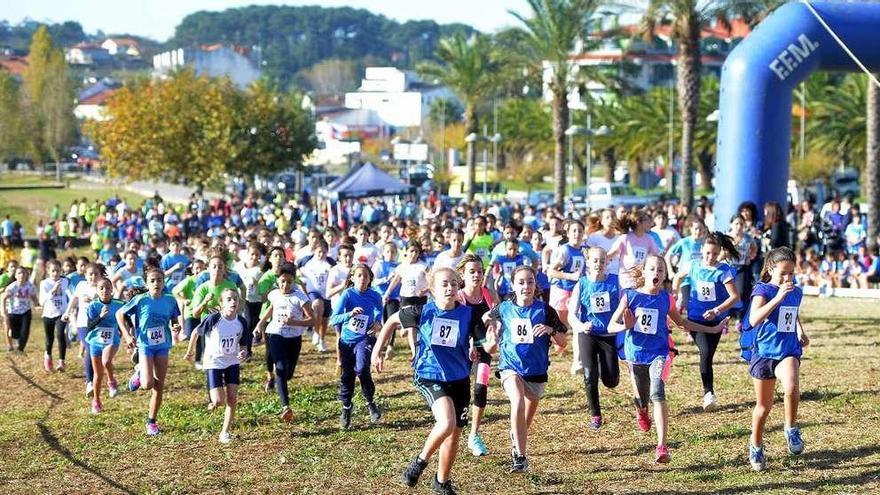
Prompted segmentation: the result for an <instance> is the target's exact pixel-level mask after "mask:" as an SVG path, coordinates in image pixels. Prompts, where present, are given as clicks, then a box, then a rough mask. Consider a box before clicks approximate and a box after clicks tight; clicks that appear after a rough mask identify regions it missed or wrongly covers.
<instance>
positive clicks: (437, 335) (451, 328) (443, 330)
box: [431, 318, 459, 347]
mask: <svg viewBox="0 0 880 495" xmlns="http://www.w3.org/2000/svg"><path fill="white" fill-rule="evenodd" d="M458 331H459V328H458V320H450V319H447V318H434V322H433V323H432V325H431V345H439V346H443V347H455V346H456V345H458Z"/></svg>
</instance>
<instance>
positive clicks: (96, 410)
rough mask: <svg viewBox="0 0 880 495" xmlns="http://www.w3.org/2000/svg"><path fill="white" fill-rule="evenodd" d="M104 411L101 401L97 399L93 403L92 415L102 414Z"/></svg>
mask: <svg viewBox="0 0 880 495" xmlns="http://www.w3.org/2000/svg"><path fill="white" fill-rule="evenodd" d="M103 410H104V405H103V404H101V401H99V400H97V399H95V400H93V401H92V414H100V413H101V411H103Z"/></svg>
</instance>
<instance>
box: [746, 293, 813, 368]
mask: <svg viewBox="0 0 880 495" xmlns="http://www.w3.org/2000/svg"><path fill="white" fill-rule="evenodd" d="M777 292H779V287H777V286H775V285H771V284H765V283H762V282H759V283H758V284H757V285H755V288H754V289H753V290H752V299H754V298H755V297H757V296H763V297H764V301H765V302H769V301H770V300H771V299H773V298H774V297H776V293H777ZM803 296H804V294H803V292H802V291H801V288H800V287H795V288H794V290H793V291H791V292H789V293H788V295H787V296H785V299H783V300H782V303H780V304H779V306H776V309H774V310H773V311H772V312H771V313H770V314H769V315H768V316H767V318H766V319H765V320H764V321H762V322H761V324H760V325H758V326H757V327H755V328H754V331H755V345H756V350H757V352H758V356H760V357H762V358H768V359H784V358H786V357H789V356H794V357H800V356H801V354H802V353H803V350H802V348H801V343H800V340H798V336H797V320H798V311H799V309H800V305H801V300H802V299H803Z"/></svg>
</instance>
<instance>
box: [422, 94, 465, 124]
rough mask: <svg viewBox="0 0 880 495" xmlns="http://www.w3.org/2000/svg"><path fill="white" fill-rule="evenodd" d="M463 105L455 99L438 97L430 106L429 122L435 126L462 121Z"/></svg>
mask: <svg viewBox="0 0 880 495" xmlns="http://www.w3.org/2000/svg"><path fill="white" fill-rule="evenodd" d="M461 113H462V108H461V106H460V105H459V104H458V103H456V101H455V100H451V99H448V98H437V99H436V100H434V101H432V102H431V104H430V105H429V107H428V122H429V123H430V124H431V125H432V126H434V127H437V126H443V125H452V124H454V123H456V122H460V121H461Z"/></svg>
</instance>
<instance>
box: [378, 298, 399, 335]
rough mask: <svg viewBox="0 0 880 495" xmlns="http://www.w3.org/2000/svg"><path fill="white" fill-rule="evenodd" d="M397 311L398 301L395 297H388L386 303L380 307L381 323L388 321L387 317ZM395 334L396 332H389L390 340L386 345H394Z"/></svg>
mask: <svg viewBox="0 0 880 495" xmlns="http://www.w3.org/2000/svg"><path fill="white" fill-rule="evenodd" d="M398 311H400V301H399V300H397V299H389V300H388V304H386V305H385V307H384V308H383V309H382V323H385V322H386V321H388V318H390V317H391V315H393V314H394V313H397V312H398ZM396 336H397V332H391V342H389V343H388V345H392V346H393V345H394V337H396Z"/></svg>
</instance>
